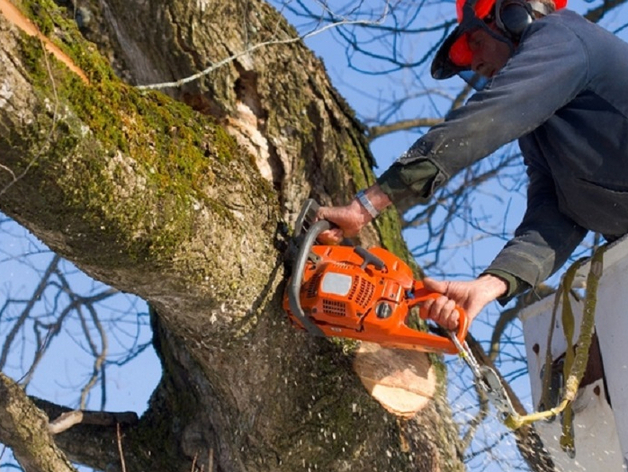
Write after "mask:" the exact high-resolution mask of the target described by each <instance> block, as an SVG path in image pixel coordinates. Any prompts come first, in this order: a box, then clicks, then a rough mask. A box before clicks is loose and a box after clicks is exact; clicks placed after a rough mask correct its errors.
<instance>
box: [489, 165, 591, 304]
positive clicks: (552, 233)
mask: <svg viewBox="0 0 628 472" xmlns="http://www.w3.org/2000/svg"><path fill="white" fill-rule="evenodd" d="M528 177H529V179H530V183H529V186H528V206H527V209H526V212H525V215H524V217H523V221H522V222H521V224H520V225H519V227H518V228H517V230H516V231H515V235H514V238H513V239H511V240H510V241H509V242H508V243H507V244H506V246H505V247H504V248H503V249H502V251H501V252H500V253H499V254H498V255H497V257H496V258H495V260H494V261H493V262H492V263H491V265H490V266H489V268H488V269H487V272H489V273H491V271H503V272H506V273H508V274H512V275H513V276H515V277H517V278H518V279H520V280H521V281H523V282H525V284H526V285H524V286H521V287H519V288H518V290H519V291H523V290H524V289H525V288H529V287H532V286H535V285H538V284H539V283H541V282H543V281H544V280H545V279H547V278H548V277H549V276H550V275H552V274H553V273H554V272H556V271H557V270H558V269H559V268H560V267H561V266H562V265H563V264H564V263H565V262H566V261H567V259H568V258H569V256H570V255H571V254H572V252H573V251H574V250H575V249H576V247H577V246H578V244H580V242H581V241H582V240H583V239H584V236H585V235H586V233H587V230H586V229H585V228H583V227H582V226H579V225H578V224H576V223H575V222H574V221H573V220H572V219H570V218H569V217H567V216H565V215H564V214H563V213H561V211H560V210H559V208H558V200H557V197H556V189H555V186H554V182H553V180H552V178H551V176H550V175H548V174H547V173H545V172H544V171H543V170H541V169H538V168H534V167H528ZM513 295H516V293H510V291H509V296H513Z"/></svg>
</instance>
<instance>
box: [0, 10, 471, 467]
mask: <svg viewBox="0 0 628 472" xmlns="http://www.w3.org/2000/svg"><path fill="white" fill-rule="evenodd" d="M2 1H6V0H2ZM21 8H22V11H23V12H24V13H25V14H26V15H27V16H29V17H30V18H31V19H33V21H34V22H35V23H36V24H37V25H38V28H39V30H40V31H41V32H42V33H43V34H44V35H45V36H46V37H48V38H49V39H50V40H51V41H53V42H54V43H55V44H56V45H57V46H58V47H59V48H60V49H61V50H63V51H64V53H65V54H67V56H68V57H69V58H70V59H71V61H72V62H73V63H74V64H75V65H76V66H78V68H79V69H80V70H82V71H83V72H84V73H85V76H86V78H87V79H88V81H89V83H85V81H84V80H83V79H82V78H81V77H80V76H79V75H78V74H77V73H76V72H73V71H71V70H70V69H69V68H68V66H67V65H65V64H64V63H62V62H60V61H59V60H58V59H57V58H56V57H54V56H51V55H49V54H48V53H47V52H45V51H46V49H45V48H43V47H42V45H43V44H44V43H43V42H42V40H41V38H39V39H38V38H36V37H33V36H28V35H26V34H25V33H24V32H23V30H22V29H20V28H18V27H17V26H15V24H14V23H13V22H12V21H10V20H8V19H7V17H6V16H5V15H0V64H2V66H1V67H0V123H1V124H0V192H2V193H1V196H0V209H1V210H2V211H3V212H5V213H6V214H8V215H9V216H11V217H13V218H14V219H16V220H17V221H18V222H20V223H22V224H23V225H24V226H26V227H27V228H28V229H29V230H31V231H32V232H33V233H34V234H35V235H37V236H38V237H39V238H41V240H42V241H44V242H45V243H46V244H47V245H49V246H50V247H51V248H52V249H53V250H55V251H56V252H57V253H59V254H60V255H62V256H63V257H65V258H67V259H69V260H71V261H73V262H74V263H76V264H77V265H78V266H79V267H81V268H82V269H83V270H84V271H85V272H86V273H88V274H90V275H91V276H93V277H95V278H97V279H99V280H102V281H104V282H105V283H107V284H110V285H112V286H114V287H116V288H118V289H120V290H123V291H127V292H132V293H135V294H137V295H139V296H140V297H142V298H143V299H145V300H147V301H148V302H149V303H150V305H151V306H152V307H153V308H154V312H153V314H152V319H153V324H154V339H155V348H156V350H157V352H158V354H159V356H160V359H161V361H162V365H163V378H162V380H161V383H160V384H159V386H158V387H157V389H156V391H155V392H154V394H153V396H152V399H151V402H150V407H149V409H148V411H147V412H146V413H145V414H144V415H143V417H142V418H141V419H140V421H139V422H138V423H137V424H132V425H126V426H123V427H122V428H121V431H120V437H118V430H117V428H114V427H104V426H87V425H83V426H76V427H74V428H72V429H70V430H68V431H66V432H64V433H61V434H59V435H57V436H55V441H56V443H57V445H58V446H59V447H60V448H61V449H62V450H63V451H65V452H66V454H67V455H68V457H69V458H71V459H72V460H73V461H76V462H80V463H82V464H86V465H88V466H91V467H94V468H97V469H100V470H104V469H105V468H107V467H108V468H107V470H116V469H117V470H122V465H121V464H122V462H121V458H120V451H122V457H123V459H124V462H125V464H126V468H127V470H164V471H166V470H167V471H190V470H192V468H193V466H195V467H197V469H198V470H201V468H203V469H202V470H208V468H209V466H210V464H211V465H212V466H213V467H214V470H218V471H225V472H232V471H233V472H235V471H247V472H254V471H277V470H281V471H292V470H294V471H296V470H299V471H302V470H320V471H329V472H333V471H345V470H365V471H366V470H368V471H406V470H421V471H443V470H447V471H449V470H462V468H463V467H462V465H461V463H460V458H459V453H458V452H457V431H456V428H455V426H454V424H453V423H452V422H451V421H450V413H449V410H448V405H447V402H446V399H445V398H444V395H443V390H444V388H443V387H442V385H439V386H438V389H437V394H436V395H434V398H433V399H432V400H431V401H429V402H425V403H424V404H423V406H422V409H421V411H419V412H418V413H417V414H416V415H414V416H413V417H412V418H409V419H408V418H404V419H401V418H399V417H397V416H395V415H393V414H391V413H388V412H387V411H386V410H385V409H383V408H382V407H381V405H380V404H379V403H377V402H376V401H375V400H373V398H371V397H370V396H369V394H368V392H367V391H366V390H365V388H364V387H363V386H362V384H361V382H360V380H359V379H358V378H357V377H356V375H355V373H354V371H353V360H354V358H355V356H356V353H355V352H354V351H353V350H351V349H349V347H348V346H345V345H344V343H342V342H335V341H331V340H328V339H314V338H310V337H308V336H307V335H305V334H304V333H301V332H297V331H295V330H294V329H293V328H292V327H290V326H289V324H288V322H287V319H286V316H285V314H284V313H283V311H282V309H281V298H282V293H283V286H284V283H285V280H284V279H285V275H286V274H285V270H284V261H283V251H282V236H281V234H280V233H281V231H280V229H281V228H282V226H283V222H284V221H288V222H292V221H293V219H294V215H295V213H296V212H297V211H298V209H299V207H300V205H301V202H302V201H303V200H304V199H305V198H306V197H308V196H313V197H315V198H316V199H318V200H319V201H320V202H322V203H331V202H335V203H339V202H344V201H346V200H348V199H349V198H350V196H352V195H353V194H354V193H355V191H356V190H357V189H359V188H362V187H365V186H366V185H367V184H368V183H369V182H372V180H373V174H372V172H371V165H372V161H371V157H370V154H369V151H368V148H367V145H366V141H365V139H364V135H363V129H362V127H361V126H360V124H359V123H357V122H356V120H355V119H354V118H353V114H352V112H351V110H350V109H349V108H348V107H347V105H346V104H345V103H344V101H343V100H342V99H341V98H340V97H339V96H338V94H337V93H336V92H335V91H334V89H333V88H332V86H331V85H330V84H329V81H328V78H327V76H326V74H325V70H324V67H323V65H322V64H321V63H320V61H319V60H317V59H316V58H315V57H314V56H313V55H312V54H311V53H310V52H309V51H308V50H307V48H305V47H304V45H303V44H302V43H301V42H300V41H293V42H286V41H285V40H287V39H288V38H294V37H296V33H295V31H294V30H293V29H292V28H291V27H290V26H289V25H288V24H287V23H286V22H285V20H284V19H283V18H282V17H281V16H280V15H279V14H278V13H277V12H276V11H275V10H273V9H272V8H271V7H270V6H269V5H267V4H265V3H264V2H262V1H259V0H247V1H231V2H225V1H224V0H204V1H201V0H199V1H196V2H188V1H180V0H179V1H173V2H157V1H151V2H146V1H141V2H140V1H133V0H124V1H123V0H102V1H100V2H96V1H93V2H92V3H91V4H90V6H89V7H85V9H84V10H83V11H82V16H81V27H82V30H81V32H82V33H83V34H84V35H85V37H87V38H88V39H90V40H92V41H94V42H95V43H96V44H97V47H95V46H94V45H93V44H92V43H89V42H87V41H86V40H85V39H84V37H83V36H82V35H81V34H80V33H79V31H78V30H77V28H76V25H75V22H74V21H73V20H72V18H71V14H68V12H67V11H64V10H62V9H59V8H58V7H57V6H56V5H54V4H53V3H51V2H48V1H39V2H25V3H24V4H23V5H22V6H21ZM88 20H89V21H88ZM268 41H284V43H282V44H274V45H267V46H265V47H263V48H259V49H257V50H255V51H254V52H251V53H249V54H241V55H238V54H239V53H241V52H243V51H246V50H247V49H248V48H251V47H253V46H255V45H258V44H260V43H263V42H268ZM48 50H50V49H49V48H48ZM233 55H238V56H237V58H236V59H234V60H232V61H230V62H227V63H226V64H225V65H223V66H221V67H219V68H217V69H216V70H214V71H212V72H210V73H209V74H207V75H206V76H204V77H203V78H201V79H200V80H196V81H193V82H191V83H188V84H186V85H183V86H181V87H177V88H167V89H164V91H165V92H166V93H167V95H166V94H164V93H162V92H159V91H158V92H154V91H146V90H139V89H138V88H136V87H134V85H144V84H153V83H159V82H169V81H173V80H178V79H180V78H183V77H187V76H189V75H191V74H193V73H196V72H198V71H200V70H203V69H206V68H207V67H208V66H209V65H210V64H216V63H218V62H220V61H222V60H223V59H225V58H227V57H230V56H233ZM104 57H107V58H108V61H106V60H104V59H103V58H104ZM110 64H111V65H110ZM112 67H113V69H112ZM114 70H115V73H114ZM118 77H122V78H123V80H120V79H119V78H118ZM362 243H363V244H365V245H370V244H380V245H384V246H385V247H388V248H389V249H391V250H393V251H394V252H396V253H397V254H399V255H402V256H405V257H407V254H408V253H407V250H406V248H405V246H404V244H403V242H402V240H401V236H400V230H399V221H398V218H397V215H396V214H395V213H394V212H393V211H388V212H386V214H385V215H384V216H383V217H382V218H380V219H378V221H377V226H373V227H371V228H369V230H367V231H365V232H364V234H363V235H362ZM436 368H437V372H439V375H438V376H437V377H438V381H439V382H441V383H442V382H443V381H444V375H443V371H442V366H440V365H437V366H436ZM138 381H141V379H139V380H138ZM24 401H25V402H27V400H24ZM38 404H39V405H40V407H42V408H45V409H46V410H47V411H48V412H49V413H50V416H51V418H53V417H54V415H55V414H58V412H54V410H55V409H54V407H52V406H50V405H49V406H48V407H46V406H45V405H44V404H42V403H38ZM2 418H4V417H3V416H1V415H0V419H2ZM7 428H9V429H8V432H5V433H3V434H7V435H8V436H0V439H1V438H2V437H10V438H15V437H16V436H15V435H12V433H11V429H10V425H9V424H5V421H4V420H0V430H3V429H7ZM5 441H6V443H7V444H9V442H8V440H5V439H3V442H5ZM34 470H38V469H34ZM42 470H43V469H42Z"/></svg>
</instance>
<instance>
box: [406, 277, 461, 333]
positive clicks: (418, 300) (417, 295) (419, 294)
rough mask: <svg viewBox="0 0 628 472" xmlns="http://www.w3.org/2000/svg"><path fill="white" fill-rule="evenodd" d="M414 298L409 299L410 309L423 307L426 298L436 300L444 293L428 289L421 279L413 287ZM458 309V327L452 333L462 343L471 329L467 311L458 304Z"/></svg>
mask: <svg viewBox="0 0 628 472" xmlns="http://www.w3.org/2000/svg"><path fill="white" fill-rule="evenodd" d="M412 294H413V298H412V299H411V300H408V309H410V308H412V307H414V306H417V305H418V306H419V309H421V304H422V303H423V302H425V301H426V300H435V299H437V298H438V297H440V296H441V295H442V293H438V292H430V291H428V290H426V289H425V288H424V286H423V282H421V281H420V280H415V281H414V286H413V287H412ZM456 311H457V312H458V328H456V329H455V330H452V334H454V335H455V336H456V338H458V341H460V343H461V344H462V343H464V340H465V338H466V337H467V331H469V318H467V312H466V311H465V310H464V309H463V308H461V307H460V306H458V305H456Z"/></svg>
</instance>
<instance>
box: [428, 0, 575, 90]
mask: <svg viewBox="0 0 628 472" xmlns="http://www.w3.org/2000/svg"><path fill="white" fill-rule="evenodd" d="M525 1H526V0H515V2H519V4H521V2H525ZM496 2H498V3H500V4H501V3H503V2H502V0H475V1H474V0H456V13H457V16H458V26H457V27H456V29H454V31H453V32H452V33H451V34H450V35H449V36H448V37H447V39H445V41H444V42H443V44H442V46H441V47H440V49H439V50H438V52H437V53H436V57H435V58H434V61H433V62H432V76H433V77H434V78H435V79H447V78H449V77H451V76H453V75H455V74H457V73H458V72H460V71H463V70H468V69H470V67H471V61H472V60H473V53H472V51H471V49H470V48H469V44H468V42H467V40H468V33H469V31H470V30H472V29H475V28H477V27H481V26H482V25H483V24H484V20H485V19H486V18H487V17H488V16H489V15H490V14H491V12H493V9H494V7H495V3H496ZM509 3H510V2H509ZM513 3H514V2H513ZM524 4H525V3H524ZM529 5H532V8H533V9H534V5H536V8H538V9H539V11H542V9H544V8H545V7H544V5H542V4H540V2H538V1H534V2H530V3H529ZM554 5H555V7H556V10H560V9H561V8H564V7H565V6H566V5H567V0H554ZM466 6H468V7H471V8H472V10H468V9H467V11H469V12H471V11H472V12H473V13H470V14H469V15H468V16H471V17H472V18H465V7H466ZM500 9H501V8H500ZM500 21H501V20H500ZM498 24H499V22H498ZM504 33H506V34H507V33H508V32H507V31H505V32H504ZM506 37H507V36H506Z"/></svg>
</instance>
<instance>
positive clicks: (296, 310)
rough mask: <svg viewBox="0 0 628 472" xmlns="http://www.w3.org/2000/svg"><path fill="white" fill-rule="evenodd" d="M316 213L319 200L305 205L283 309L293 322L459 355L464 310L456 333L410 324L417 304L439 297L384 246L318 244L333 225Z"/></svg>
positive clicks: (318, 332)
mask: <svg viewBox="0 0 628 472" xmlns="http://www.w3.org/2000/svg"><path fill="white" fill-rule="evenodd" d="M317 210H318V204H317V203H316V202H315V201H314V200H311V199H310V200H307V201H306V202H305V204H304V206H303V208H302V209H301V212H300V214H299V216H298V218H297V221H296V224H295V232H294V236H293V239H292V241H291V249H289V254H290V256H289V257H293V258H294V259H293V260H294V263H293V266H292V275H291V278H290V280H289V281H288V285H287V288H286V292H285V295H284V300H283V307H284V310H286V312H287V313H288V316H289V319H290V321H291V322H292V324H293V325H295V326H296V327H297V328H300V329H304V330H305V331H307V332H308V333H310V334H312V335H315V336H335V337H341V338H350V339H356V340H360V341H370V342H373V343H377V344H380V345H381V346H385V347H391V348H400V349H414V350H418V351H423V352H435V353H449V354H457V353H458V352H459V349H458V347H457V345H456V344H459V343H464V339H465V336H466V334H467V330H468V327H469V323H468V320H467V317H466V313H465V311H464V310H463V309H461V308H460V307H457V310H458V314H459V318H458V328H457V331H456V332H452V333H451V334H450V336H447V335H439V334H435V333H432V332H424V331H419V330H418V329H415V328H413V327H411V325H412V320H413V318H412V315H413V314H415V313H416V309H418V310H420V309H421V304H422V303H423V302H425V301H426V300H428V299H435V298H438V297H439V296H440V294H439V293H435V292H431V291H429V290H427V289H426V288H425V287H424V286H423V282H421V281H419V280H414V278H413V274H412V270H411V269H410V267H409V266H408V265H407V264H406V263H405V262H403V261H402V260H401V259H400V258H398V257H397V256H395V255H394V254H392V253H390V252H389V251H387V250H386V249H383V248H380V247H373V248H370V249H369V250H366V249H365V248H363V247H361V246H349V245H322V244H317V241H316V238H317V237H318V236H319V235H320V234H321V233H322V232H323V231H326V230H328V229H330V228H331V227H332V223H330V222H329V221H326V220H318V221H315V220H316V211H317ZM415 307H416V308H415ZM415 324H416V323H415ZM441 331H442V330H441ZM452 337H453V338H456V341H457V342H454V341H453V339H452Z"/></svg>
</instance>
